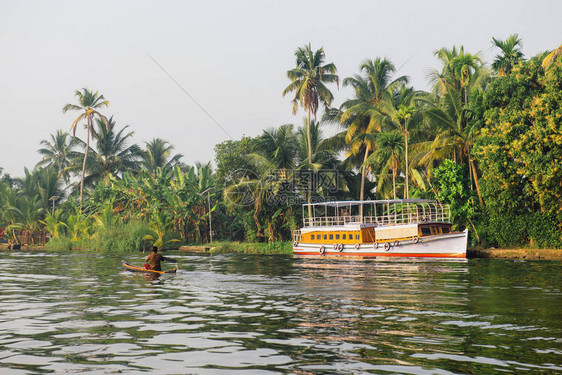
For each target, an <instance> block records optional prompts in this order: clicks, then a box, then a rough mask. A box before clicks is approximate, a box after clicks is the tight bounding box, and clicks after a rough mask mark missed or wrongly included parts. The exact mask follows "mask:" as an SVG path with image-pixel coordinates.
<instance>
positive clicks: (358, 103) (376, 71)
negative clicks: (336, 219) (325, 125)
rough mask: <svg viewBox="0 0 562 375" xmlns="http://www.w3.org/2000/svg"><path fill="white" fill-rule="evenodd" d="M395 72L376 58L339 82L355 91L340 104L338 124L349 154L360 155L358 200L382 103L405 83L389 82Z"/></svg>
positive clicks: (403, 80) (380, 124)
mask: <svg viewBox="0 0 562 375" xmlns="http://www.w3.org/2000/svg"><path fill="white" fill-rule="evenodd" d="M395 71H396V68H395V67H394V65H393V64H392V62H390V61H389V60H387V59H386V58H385V59H380V58H377V59H375V60H369V61H367V62H365V63H364V64H362V65H361V73H362V74H361V75H355V76H353V77H349V78H346V79H344V81H343V84H344V86H351V87H353V88H354V90H355V98H353V99H349V100H347V101H346V102H344V103H343V104H342V108H341V109H340V111H341V112H342V115H341V118H340V122H341V123H342V124H343V125H344V126H345V127H347V132H346V142H347V143H348V145H350V146H351V153H352V154H353V155H358V154H359V153H361V154H362V155H363V158H362V162H361V165H360V167H361V191H360V197H359V199H360V200H363V199H364V194H365V192H364V186H365V176H366V174H367V168H369V166H371V165H372V164H369V163H366V161H367V159H368V157H369V155H370V153H371V151H373V150H374V149H375V147H376V138H377V136H376V134H377V133H379V132H381V131H382V127H383V122H384V118H385V115H384V113H383V112H382V106H383V102H384V101H392V98H393V94H394V92H395V91H396V90H397V89H398V88H399V87H400V86H402V85H404V84H406V83H407V82H408V77H406V76H400V77H397V78H395V79H393V74H394V73H395ZM360 207H362V206H360ZM360 215H361V213H360Z"/></svg>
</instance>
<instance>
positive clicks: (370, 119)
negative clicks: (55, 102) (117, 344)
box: [0, 34, 562, 253]
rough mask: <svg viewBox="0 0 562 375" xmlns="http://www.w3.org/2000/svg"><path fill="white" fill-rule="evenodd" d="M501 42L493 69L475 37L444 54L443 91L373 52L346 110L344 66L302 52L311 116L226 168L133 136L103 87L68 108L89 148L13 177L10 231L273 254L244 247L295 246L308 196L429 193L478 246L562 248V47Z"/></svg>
mask: <svg viewBox="0 0 562 375" xmlns="http://www.w3.org/2000/svg"><path fill="white" fill-rule="evenodd" d="M493 45H494V46H496V47H497V48H499V54H498V55H497V56H496V58H495V60H494V62H493V64H492V69H491V70H490V69H488V68H487V67H486V64H485V63H484V62H483V61H482V59H481V57H480V56H479V55H478V54H471V53H469V52H467V51H465V50H464V48H463V47H462V46H461V47H460V48H457V47H453V48H451V49H449V48H442V49H440V50H438V51H436V52H435V56H436V58H437V59H438V61H439V62H440V64H441V66H440V68H439V69H436V70H434V71H433V72H432V73H431V74H430V79H431V82H432V84H433V87H432V90H431V92H422V91H417V90H415V89H414V88H412V87H410V86H408V78H407V77H405V76H396V69H395V67H394V65H393V64H392V62H391V61H389V60H388V59H386V58H375V59H372V60H367V61H366V62H364V63H363V64H361V65H360V67H359V73H358V74H355V75H354V76H352V77H347V78H345V79H343V80H342V82H343V84H344V85H346V86H350V87H352V88H353V95H352V96H351V97H350V98H348V99H346V100H344V101H343V103H342V104H341V105H340V106H339V107H331V105H332V102H333V95H332V93H331V91H330V90H329V89H328V87H327V86H326V84H329V83H337V84H339V82H340V78H339V77H338V76H337V75H336V73H337V69H336V67H335V65H334V64H333V63H328V64H325V63H324V60H325V54H324V51H323V49H319V50H316V51H315V50H313V49H312V48H311V46H310V45H307V46H305V47H302V48H299V49H297V52H296V53H295V57H296V66H295V68H293V69H290V70H289V71H288V73H287V75H288V78H289V79H290V81H291V82H290V83H289V85H288V86H287V87H286V88H285V90H284V91H283V95H285V94H288V93H294V95H295V96H294V100H293V103H294V108H293V109H294V112H296V110H297V109H298V107H299V106H302V107H303V108H304V109H305V110H306V112H307V115H306V118H305V119H304V121H303V125H302V126H300V127H295V126H294V125H291V124H286V125H281V126H279V127H276V128H270V129H266V130H264V131H263V133H262V134H261V135H259V136H257V137H243V138H241V139H239V140H230V141H226V142H223V143H220V144H218V145H216V146H215V155H216V156H215V165H216V169H215V171H213V169H212V168H211V164H210V163H208V164H200V163H198V164H196V165H195V166H189V165H186V164H184V163H182V161H181V159H182V155H181V154H174V153H173V149H174V148H173V146H172V145H171V144H170V143H168V142H167V141H165V140H163V139H159V138H155V139H153V140H151V141H149V142H145V143H144V146H139V145H135V144H130V143H129V142H130V139H131V135H132V134H133V132H132V131H131V129H130V128H129V127H128V126H124V127H123V126H119V125H118V124H117V123H116V122H115V120H114V119H113V117H107V116H105V115H104V114H102V113H101V111H102V110H103V109H104V108H105V107H107V106H108V104H109V102H107V101H106V100H105V98H104V97H103V95H100V94H98V93H97V92H94V91H89V90H87V89H83V90H82V91H76V97H77V100H78V104H76V105H74V104H68V105H66V106H64V111H70V110H76V111H79V113H80V114H79V117H78V118H77V119H76V120H75V121H74V122H72V125H71V130H76V128H77V125H78V124H79V123H81V122H85V125H86V128H87V132H86V134H85V135H86V141H82V140H81V139H79V138H77V137H75V134H74V136H71V135H70V134H68V133H65V132H63V131H57V133H56V134H55V135H51V136H50V139H49V140H44V141H42V142H41V149H40V150H39V153H40V154H41V155H42V156H43V160H42V161H41V162H40V163H39V164H38V165H37V166H36V167H35V168H34V169H33V170H29V169H25V176H24V177H22V178H12V177H10V176H8V175H1V170H0V176H1V177H0V228H3V232H5V237H4V238H5V239H7V240H8V241H9V242H12V243H20V242H27V243H33V242H36V241H37V242H41V233H43V232H48V235H49V237H50V239H51V241H50V243H49V247H51V248H62V249H99V250H106V251H116V250H142V249H145V248H147V247H148V246H152V245H156V246H158V247H173V246H177V245H178V244H179V243H208V242H210V241H211V240H212V241H213V242H217V241H218V242H217V243H219V245H217V248H218V249H222V250H220V251H230V248H231V247H232V245H226V244H225V243H228V241H240V242H244V241H246V242H255V243H264V244H263V246H265V247H263V246H261V245H259V246H258V245H252V246H250V245H248V246H246V245H244V244H240V245H237V246H234V247H233V248H232V251H246V252H252V251H254V249H255V246H258V247H260V246H261V247H260V249H259V251H261V252H266V253H267V252H272V253H275V252H277V253H278V252H281V253H283V252H285V251H288V250H287V249H288V247H289V245H287V243H289V244H290V241H291V234H292V232H293V231H294V230H295V229H298V228H299V227H300V225H301V220H302V217H303V215H304V216H306V215H307V214H310V213H307V212H303V211H302V208H301V205H302V203H306V202H314V201H322V200H334V199H337V200H346V199H353V200H356V199H400V198H428V199H437V200H439V201H441V202H444V203H448V204H450V205H451V211H452V219H453V222H454V224H455V227H456V228H458V229H463V228H465V227H467V228H469V230H470V237H471V244H472V245H473V246H476V245H481V246H508V247H515V246H538V247H558V248H559V247H562V234H561V233H562V61H561V58H560V57H561V55H562V53H561V52H560V51H561V49H560V48H558V49H557V50H555V51H553V52H552V53H550V54H547V53H544V54H541V55H539V56H535V57H533V58H531V59H529V60H525V59H524V57H523V55H522V53H521V51H520V46H521V40H520V39H519V38H518V36H517V35H516V34H515V35H512V36H510V37H509V38H508V39H506V40H505V41H504V40H501V39H495V38H494V39H493ZM320 104H324V106H325V109H324V111H323V116H322V117H321V121H318V120H317V119H316V113H317V111H318V110H319V109H320V108H319V107H320ZM319 117H320V116H319ZM334 124H335V125H337V126H338V127H339V129H340V131H339V132H338V133H337V134H335V135H334V136H332V137H325V136H324V134H323V131H322V127H323V126H327V125H334ZM90 140H92V141H93V142H92V144H91V145H90ZM342 156H343V157H342ZM82 195H84V197H82ZM0 235H1V233H0ZM221 241H223V242H221ZM224 241H226V242H224ZM287 241H289V242H287ZM229 246H230V247H229ZM286 248H287V249H286ZM256 251H257V250H256Z"/></svg>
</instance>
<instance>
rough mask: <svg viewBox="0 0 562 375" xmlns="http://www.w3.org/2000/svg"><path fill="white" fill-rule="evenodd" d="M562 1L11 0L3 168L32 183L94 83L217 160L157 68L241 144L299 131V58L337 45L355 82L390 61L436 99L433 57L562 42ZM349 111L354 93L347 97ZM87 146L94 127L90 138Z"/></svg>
mask: <svg viewBox="0 0 562 375" xmlns="http://www.w3.org/2000/svg"><path fill="white" fill-rule="evenodd" d="M561 14H562V1H560V0H535V1H519V0H511V1H493V0H488V1H476V0H470V1H456V0H442V1H419V0H418V1H397V0H396V1H375V0H371V1H368V0H365V1H359V0H357V1H331V0H323V1H306V0H299V1H280V0H279V1H267V0H255V1H254V0H244V1H237V0H232V1H227V0H223V1H115V0H113V1H87V2H86V1H76V0H73V1H56V0H52V1H9V0H2V1H0V56H1V58H0V72H1V77H2V78H1V80H0V129H1V136H0V137H1V138H0V139H1V147H0V167H2V168H4V171H5V172H7V173H10V174H11V175H12V176H22V175H23V168H24V166H27V167H30V168H31V167H33V166H34V165H35V164H36V163H37V162H38V161H39V160H40V155H39V154H38V153H37V150H38V149H39V147H40V145H39V143H40V141H41V140H42V139H48V138H49V136H50V134H54V133H55V132H56V130H57V129H64V130H68V129H69V127H70V124H71V123H72V121H73V120H74V118H75V117H76V116H77V114H75V113H67V114H65V115H63V114H62V107H63V106H64V105H65V104H66V103H74V102H75V98H74V92H75V90H77V89H81V88H83V87H86V88H89V89H91V90H98V91H99V92H100V93H103V94H104V95H105V97H106V99H108V100H109V101H110V107H109V108H108V109H106V110H104V111H103V112H104V114H107V115H114V116H115V117H114V118H115V120H116V122H117V124H118V125H130V128H131V130H133V131H134V132H135V137H134V141H135V142H137V143H139V144H140V145H144V143H143V142H145V141H149V140H151V139H152V138H155V137H159V138H163V139H165V140H167V141H169V142H171V143H172V144H173V145H174V146H175V148H176V152H178V153H182V154H183V155H184V159H183V160H184V161H185V162H187V163H190V164H192V163H194V162H195V161H203V162H206V161H209V160H212V159H213V158H214V151H213V148H214V145H215V144H217V143H219V142H222V141H225V140H227V139H229V138H228V136H227V135H226V134H225V133H224V132H223V131H222V130H220V129H219V128H218V127H217V126H216V125H215V124H214V123H213V121H212V120H210V119H209V118H208V117H207V116H206V115H205V114H204V113H203V112H202V111H201V109H200V108H199V107H197V106H196V105H195V104H194V103H193V102H192V101H191V100H190V99H189V98H188V97H187V96H186V95H185V94H184V93H183V92H182V91H181V90H180V89H179V88H178V87H177V86H176V85H175V84H174V83H173V82H172V81H171V80H170V78H168V77H167V76H166V75H165V74H164V73H163V72H162V71H161V70H160V68H158V66H156V65H155V64H154V62H153V61H152V60H151V59H150V58H149V56H148V55H150V56H152V57H153V58H154V59H156V60H157V61H158V62H159V63H160V64H161V65H162V66H163V67H164V68H165V69H166V71H167V72H168V73H169V74H170V75H171V76H172V77H174V78H175V79H176V80H177V81H178V83H180V84H181V85H182V86H183V88H184V89H185V90H186V91H187V92H188V93H189V94H190V95H192V96H193V97H194V98H195V99H196V100H197V101H198V102H199V103H200V104H201V105H202V106H203V107H204V108H205V109H206V110H207V111H208V112H209V113H210V114H211V115H212V116H213V117H214V118H215V119H216V120H217V121H218V123H220V125H221V126H222V127H224V128H225V129H226V130H227V132H228V133H230V134H231V135H232V137H233V138H234V139H239V138H240V137H241V136H242V135H249V136H255V135H258V134H260V133H261V132H262V130H263V129H265V128H270V127H275V126H279V125H282V124H285V123H293V124H295V125H300V124H301V123H302V118H303V115H304V113H303V111H302V110H301V111H299V113H297V115H296V116H293V115H292V114H291V99H292V97H289V96H288V97H285V98H283V97H282V95H281V93H282V91H283V89H284V88H285V87H286V86H287V85H288V83H289V80H288V79H287V77H286V71H287V70H288V69H290V68H293V67H294V63H295V62H294V61H295V59H294V51H295V49H296V48H297V47H299V46H303V45H304V44H306V43H309V42H310V43H311V44H312V47H313V48H314V49H317V48H320V47H322V46H323V47H324V50H325V52H326V61H327V62H334V63H335V64H336V66H337V68H338V73H339V75H340V77H341V78H342V79H343V78H344V77H347V76H350V75H353V74H355V73H357V72H358V68H359V65H360V64H361V63H362V62H364V61H365V60H366V59H374V58H376V57H387V58H389V59H390V60H391V61H393V62H394V64H395V65H396V66H397V67H400V66H402V68H401V70H400V72H399V74H405V75H408V76H410V77H411V83H412V84H413V85H414V87H415V88H417V89H427V88H428V85H427V82H426V80H425V75H426V73H427V70H428V69H430V68H437V67H438V66H439V65H438V62H437V60H436V59H435V57H434V56H433V52H434V51H435V50H437V49H439V48H441V47H452V46H453V45H457V46H460V45H464V47H465V50H466V51H468V52H471V53H476V52H481V54H482V57H483V58H484V59H485V60H486V61H487V62H488V63H491V61H492V59H493V56H494V55H495V53H496V52H497V51H495V50H492V49H491V48H490V47H491V39H492V37H496V38H501V39H505V38H507V37H508V36H509V35H510V34H512V33H519V35H520V37H522V39H523V52H524V53H525V55H526V57H530V56H533V55H535V54H537V53H539V52H542V51H545V50H551V49H554V48H556V47H558V46H559V45H560V44H561V43H562V22H561V21H560V15H561ZM332 89H333V92H334V94H335V103H333V104H334V105H337V106H339V104H341V102H342V101H343V100H345V99H346V98H347V97H348V96H349V95H350V91H349V89H340V90H339V91H338V90H336V87H335V86H334V87H332ZM79 132H80V136H84V135H85V131H84V130H82V129H79Z"/></svg>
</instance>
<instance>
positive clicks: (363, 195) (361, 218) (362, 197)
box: [359, 145, 371, 223]
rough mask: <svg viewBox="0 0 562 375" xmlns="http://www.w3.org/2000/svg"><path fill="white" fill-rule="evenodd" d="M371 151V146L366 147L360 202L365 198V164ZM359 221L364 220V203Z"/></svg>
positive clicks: (361, 205) (361, 206) (360, 206)
mask: <svg viewBox="0 0 562 375" xmlns="http://www.w3.org/2000/svg"><path fill="white" fill-rule="evenodd" d="M370 151H371V146H370V145H367V148H366V149H365V157H364V158H363V166H362V168H361V190H360V191H359V201H360V202H363V199H364V198H365V175H366V174H367V166H366V165H365V162H366V161H367V158H368V157H369V152H370ZM359 221H360V222H361V223H362V222H363V204H360V205H359Z"/></svg>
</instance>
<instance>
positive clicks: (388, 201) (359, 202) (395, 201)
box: [303, 199, 437, 207]
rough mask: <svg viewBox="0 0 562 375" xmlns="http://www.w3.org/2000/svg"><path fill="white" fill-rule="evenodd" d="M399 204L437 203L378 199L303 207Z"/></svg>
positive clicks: (431, 201) (418, 200) (334, 202)
mask: <svg viewBox="0 0 562 375" xmlns="http://www.w3.org/2000/svg"><path fill="white" fill-rule="evenodd" d="M400 203H437V202H436V201H434V200H431V199H378V200H366V201H328V202H318V203H305V204H304V205H303V206H326V207H349V206H361V205H363V206H364V205H369V204H400Z"/></svg>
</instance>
